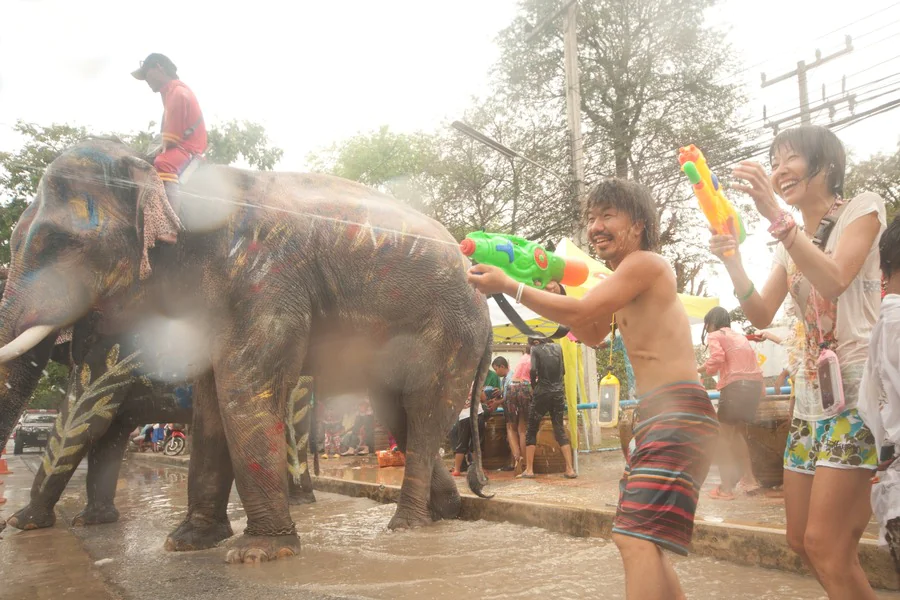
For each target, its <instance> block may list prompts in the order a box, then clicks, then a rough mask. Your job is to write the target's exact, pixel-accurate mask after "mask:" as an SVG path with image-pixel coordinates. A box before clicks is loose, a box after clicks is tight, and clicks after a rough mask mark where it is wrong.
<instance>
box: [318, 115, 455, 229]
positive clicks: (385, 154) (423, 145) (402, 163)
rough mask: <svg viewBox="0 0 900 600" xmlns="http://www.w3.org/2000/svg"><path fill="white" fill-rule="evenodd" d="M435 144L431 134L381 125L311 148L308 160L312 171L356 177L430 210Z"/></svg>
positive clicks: (415, 205)
mask: <svg viewBox="0 0 900 600" xmlns="http://www.w3.org/2000/svg"><path fill="white" fill-rule="evenodd" d="M436 145H437V139H436V137H435V136H433V135H429V134H425V133H413V134H405V133H395V132H393V131H391V130H390V128H389V127H388V126H387V125H384V126H382V127H380V128H379V129H378V130H376V131H372V132H368V133H360V134H358V135H356V136H353V137H351V138H349V139H347V140H344V141H341V142H338V143H335V144H332V145H331V146H330V147H328V148H326V149H324V150H322V151H319V152H313V153H311V154H310V155H309V157H308V161H309V163H310V165H311V167H312V170H313V171H316V172H320V173H328V174H330V175H336V176H338V177H343V178H345V179H351V180H353V181H358V182H360V183H362V184H364V185H367V186H370V187H372V188H375V189H377V190H379V191H381V192H384V193H386V194H390V195H392V196H394V197H395V198H397V199H398V200H402V201H404V202H407V203H409V204H411V205H412V206H414V207H416V208H417V209H419V210H421V211H422V212H425V213H428V214H430V213H431V212H432V211H431V197H430V196H431V192H430V190H429V183H430V182H429V181H428V177H429V175H430V174H432V173H433V171H434V165H435V164H436V163H437V150H436Z"/></svg>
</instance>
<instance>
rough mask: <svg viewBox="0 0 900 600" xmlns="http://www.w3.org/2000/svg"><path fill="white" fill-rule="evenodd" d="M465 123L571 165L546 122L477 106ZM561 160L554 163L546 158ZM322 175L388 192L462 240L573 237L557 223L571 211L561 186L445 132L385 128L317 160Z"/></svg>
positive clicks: (498, 105) (492, 105)
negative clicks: (484, 234)
mask: <svg viewBox="0 0 900 600" xmlns="http://www.w3.org/2000/svg"><path fill="white" fill-rule="evenodd" d="M462 120H463V121H464V122H466V123H467V124H468V125H470V126H472V127H474V128H475V129H476V130H478V131H481V132H482V133H485V134H486V135H488V136H489V137H491V138H493V139H495V140H497V141H499V142H501V143H503V144H505V145H507V146H509V147H512V148H514V149H516V150H517V151H519V152H521V153H523V154H524V155H526V156H529V157H530V158H532V159H533V160H537V161H538V162H539V163H540V162H556V163H558V162H559V161H560V160H561V159H563V158H564V157H565V147H564V140H557V142H558V143H557V144H556V146H554V145H553V144H548V143H547V139H548V137H552V136H548V129H549V130H552V129H554V128H555V127H556V124H552V125H548V123H547V122H546V121H540V120H536V121H528V122H526V121H524V120H523V119H521V118H520V117H519V116H518V115H515V114H513V113H512V111H510V110H509V109H508V108H507V106H506V105H505V104H503V103H502V102H499V101H496V100H493V99H492V100H488V101H484V102H477V103H476V104H475V105H474V106H473V107H471V108H470V109H469V110H467V111H466V112H465V113H464V114H463V115H462ZM548 153H555V155H552V156H550V155H548ZM309 162H310V164H311V165H312V167H313V169H314V170H316V171H321V172H326V173H330V174H332V175H337V176H340V177H345V178H348V179H353V180H355V181H359V182H361V183H363V184H366V185H369V186H372V187H374V188H377V189H380V190H381V191H384V192H387V193H389V194H391V195H393V196H394V197H396V198H397V199H398V200H401V201H404V202H407V203H409V204H410V205H412V206H413V207H415V208H417V209H418V210H420V211H422V212H424V213H425V214H428V215H429V216H431V217H433V218H435V219H437V220H438V221H440V222H441V223H442V224H443V225H444V226H445V227H447V229H448V230H449V231H450V232H451V233H452V234H453V235H455V236H456V237H457V239H461V238H462V237H464V236H465V235H466V234H467V233H468V232H471V231H474V230H478V229H487V230H489V231H495V232H501V233H514V234H518V235H524V236H526V237H530V238H532V239H538V240H540V241H543V242H547V241H550V240H555V239H558V237H559V236H560V235H567V234H568V233H569V227H568V223H567V222H566V223H564V222H559V221H558V220H557V219H555V218H554V217H555V216H556V215H557V214H558V213H559V212H560V211H562V210H568V209H569V208H570V204H569V198H570V195H571V190H570V189H569V186H568V183H567V182H566V181H565V180H564V179H563V180H562V181H560V180H559V179H557V178H554V177H552V176H548V174H547V173H546V172H544V171H541V170H540V169H537V168H535V167H534V166H532V165H530V164H528V163H527V162H523V161H521V160H518V159H512V158H510V157H507V156H505V155H502V154H500V153H498V152H496V151H494V150H492V149H490V148H487V147H485V146H484V145H482V144H480V143H479V142H476V141H474V140H472V139H470V138H468V137H466V136H465V135H463V134H461V133H460V132H458V131H456V130H454V129H451V128H450V127H449V126H447V125H446V124H444V126H442V127H441V128H440V129H439V130H438V131H436V132H434V133H428V134H426V133H421V132H420V133H415V134H401V133H395V132H392V131H390V129H389V128H388V127H386V126H385V127H381V128H380V129H378V130H377V131H374V132H370V133H362V134H359V135H356V136H354V137H352V138H350V139H348V140H345V141H343V142H340V143H336V144H334V145H332V146H331V147H329V148H327V149H325V150H323V151H320V152H317V153H313V154H311V155H310V157H309Z"/></svg>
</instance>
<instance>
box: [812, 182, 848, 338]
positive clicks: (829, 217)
mask: <svg viewBox="0 0 900 600" xmlns="http://www.w3.org/2000/svg"><path fill="white" fill-rule="evenodd" d="M837 202H840V204H839V205H838V206H837V207H836V208H835V209H834V210H829V211H828V213H827V214H826V215H825V216H824V217H822V220H821V221H819V227H818V228H817V229H816V233H815V235H813V238H812V243H813V244H814V245H815V246H816V248H818V249H819V250H821V251H822V252H825V244H827V243H828V238H829V237H831V232H832V230H834V226H835V224H836V223H837V221H838V219H839V218H840V217H841V215H842V214H843V212H844V210H846V208H847V205H848V204H849V202H844V201H842V200H840V199H838V200H837ZM806 281H807V285H808V286H809V290H808V291H807V293H806V302H804V305H808V304H809V303H810V302H812V303H813V310H815V311H816V328H817V329H818V330H819V348H822V349H824V348H825V340H824V338H823V336H822V322H821V320H820V319H819V307H818V306H817V305H816V302H815V298H813V294H814V293H815V289H814V288H813V286H812V284H810V283H809V279H807V280H806Z"/></svg>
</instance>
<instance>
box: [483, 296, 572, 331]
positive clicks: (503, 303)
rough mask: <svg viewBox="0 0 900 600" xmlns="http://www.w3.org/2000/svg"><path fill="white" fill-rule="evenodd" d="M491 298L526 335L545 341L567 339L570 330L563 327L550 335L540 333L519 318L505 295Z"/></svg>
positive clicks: (559, 327)
mask: <svg viewBox="0 0 900 600" xmlns="http://www.w3.org/2000/svg"><path fill="white" fill-rule="evenodd" d="M491 298H493V299H494V302H496V303H497V306H499V307H500V310H502V311H503V314H505V315H506V318H508V319H509V322H510V323H511V324H512V325H513V326H514V327H515V328H516V329H518V330H519V331H520V332H521V333H522V334H524V335H527V336H529V337H534V338H540V339H545V340H556V339H559V338H562V337H565V336H566V335H568V333H569V329H568V328H567V327H563V326H562V325H560V326H558V327H557V328H556V331H555V332H553V333H551V334H550V335H544V334H543V333H541V332H539V331H535V330H534V329H532V328H531V327H529V326H528V324H527V323H525V321H524V320H523V319H522V317H520V316H519V313H517V312H516V309H514V308H513V307H512V305H511V304H510V303H509V301H508V300H507V299H506V298H504V297H503V294H492V295H491Z"/></svg>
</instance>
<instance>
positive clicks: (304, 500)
mask: <svg viewBox="0 0 900 600" xmlns="http://www.w3.org/2000/svg"><path fill="white" fill-rule="evenodd" d="M315 501H316V495H315V494H314V493H313V491H312V490H309V491H308V492H307V491H304V490H291V493H290V495H289V496H288V504H291V505H293V506H298V505H300V504H312V503H314V502H315Z"/></svg>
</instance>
